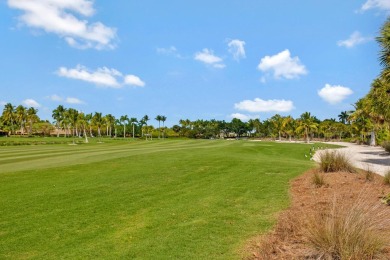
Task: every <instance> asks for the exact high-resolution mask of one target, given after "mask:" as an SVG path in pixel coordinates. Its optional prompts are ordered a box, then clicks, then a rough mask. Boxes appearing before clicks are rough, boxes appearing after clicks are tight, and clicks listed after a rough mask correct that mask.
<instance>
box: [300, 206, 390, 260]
mask: <svg viewBox="0 0 390 260" xmlns="http://www.w3.org/2000/svg"><path fill="white" fill-rule="evenodd" d="M386 213H387V210H386V208H385V207H383V206H382V205H381V204H376V205H375V206H372V205H369V204H368V203H367V202H366V200H362V199H360V200H358V201H357V203H355V204H352V205H349V206H346V205H343V204H342V203H340V202H338V201H337V200H336V199H334V201H333V203H331V204H330V206H329V208H328V209H327V210H325V211H322V212H317V214H316V215H315V216H313V217H312V218H309V219H308V223H307V225H306V227H305V229H304V231H303V232H304V235H305V237H306V238H307V242H308V243H309V245H310V246H312V247H313V248H314V249H315V252H316V254H317V257H316V258H317V259H376V258H380V257H381V254H383V250H384V248H385V247H386V246H387V245H388V243H389V236H388V235H387V236H386V232H381V231H383V227H386V226H387V227H388V225H389V224H390V223H389V222H390V221H389V219H388V218H387V217H386Z"/></svg>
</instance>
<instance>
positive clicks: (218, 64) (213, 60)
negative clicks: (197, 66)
mask: <svg viewBox="0 0 390 260" xmlns="http://www.w3.org/2000/svg"><path fill="white" fill-rule="evenodd" d="M195 60H197V61H200V62H203V63H205V64H207V65H210V66H212V67H214V68H217V69H223V68H225V67H226V65H225V64H223V59H222V58H220V57H218V56H215V55H214V52H213V51H212V50H209V49H206V48H205V49H203V50H202V51H201V52H197V53H195Z"/></svg>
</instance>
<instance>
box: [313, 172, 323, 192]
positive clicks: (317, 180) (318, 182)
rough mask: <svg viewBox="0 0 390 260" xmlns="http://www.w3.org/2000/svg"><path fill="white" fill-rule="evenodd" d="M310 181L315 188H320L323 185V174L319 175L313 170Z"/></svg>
mask: <svg viewBox="0 0 390 260" xmlns="http://www.w3.org/2000/svg"><path fill="white" fill-rule="evenodd" d="M312 182H313V184H314V185H315V186H316V188H320V187H322V186H324V185H325V179H324V176H323V175H321V174H320V173H318V172H315V173H314V175H313V177H312Z"/></svg>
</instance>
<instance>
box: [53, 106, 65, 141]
mask: <svg viewBox="0 0 390 260" xmlns="http://www.w3.org/2000/svg"><path fill="white" fill-rule="evenodd" d="M65 111H66V110H65V108H64V106H62V105H59V106H58V107H57V108H56V109H54V110H53V113H52V117H53V119H54V123H55V124H56V128H57V137H60V131H59V130H60V129H62V127H63V121H64V117H65V115H64V114H65Z"/></svg>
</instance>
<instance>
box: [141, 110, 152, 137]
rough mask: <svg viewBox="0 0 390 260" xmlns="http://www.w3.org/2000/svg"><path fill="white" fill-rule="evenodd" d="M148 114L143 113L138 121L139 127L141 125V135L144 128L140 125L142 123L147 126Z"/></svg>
mask: <svg viewBox="0 0 390 260" xmlns="http://www.w3.org/2000/svg"><path fill="white" fill-rule="evenodd" d="M149 120H150V119H149V116H148V115H144V116H143V117H142V118H141V120H140V121H139V124H140V127H141V130H142V137H143V136H144V128H143V127H142V126H143V125H146V126H148V121H149Z"/></svg>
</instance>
